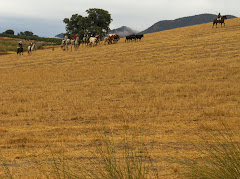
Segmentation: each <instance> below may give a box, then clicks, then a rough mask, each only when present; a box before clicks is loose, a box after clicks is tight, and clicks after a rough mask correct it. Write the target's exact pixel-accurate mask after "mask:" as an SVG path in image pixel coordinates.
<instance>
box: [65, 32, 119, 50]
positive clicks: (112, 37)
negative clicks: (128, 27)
mask: <svg viewBox="0 0 240 179" xmlns="http://www.w3.org/2000/svg"><path fill="white" fill-rule="evenodd" d="M101 39H102V35H96V36H95V37H89V36H84V37H83V39H82V40H80V39H79V37H76V39H75V40H74V39H71V40H70V39H63V40H62V44H61V48H62V49H63V50H69V48H70V49H71V51H72V49H73V48H74V49H75V50H77V49H78V48H79V46H80V45H81V44H82V46H83V45H85V46H90V47H93V46H97V45H98V44H100V43H101ZM119 40H120V35H118V34H109V35H108V36H107V37H105V38H104V45H106V43H107V44H113V43H117V42H118V41H119ZM69 46H70V47H69Z"/></svg>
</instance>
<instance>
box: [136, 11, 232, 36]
mask: <svg viewBox="0 0 240 179" xmlns="http://www.w3.org/2000/svg"><path fill="white" fill-rule="evenodd" d="M227 18H228V19H232V18H236V16H232V15H227ZM214 19H216V15H214V14H200V15H195V16H189V17H183V18H178V19H175V20H164V21H159V22H157V23H155V24H153V25H152V26H151V27H149V28H148V29H146V30H144V31H142V32H140V34H147V33H153V32H160V31H164V30H169V29H174V28H179V27H186V26H191V25H197V24H204V23H208V22H212V21H213V20H214Z"/></svg>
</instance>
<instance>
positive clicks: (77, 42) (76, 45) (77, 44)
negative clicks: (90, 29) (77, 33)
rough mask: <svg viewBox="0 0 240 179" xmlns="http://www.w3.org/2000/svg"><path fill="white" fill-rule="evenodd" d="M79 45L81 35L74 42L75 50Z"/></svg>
mask: <svg viewBox="0 0 240 179" xmlns="http://www.w3.org/2000/svg"><path fill="white" fill-rule="evenodd" d="M79 45H80V41H79V37H77V38H76V40H75V44H74V47H75V50H77V49H78V47H79Z"/></svg>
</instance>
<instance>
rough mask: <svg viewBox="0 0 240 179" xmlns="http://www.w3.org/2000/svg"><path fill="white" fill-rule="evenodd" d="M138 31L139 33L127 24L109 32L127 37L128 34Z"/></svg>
mask: <svg viewBox="0 0 240 179" xmlns="http://www.w3.org/2000/svg"><path fill="white" fill-rule="evenodd" d="M136 33H138V31H136V30H132V29H131V28H129V27H126V26H122V27H120V28H117V29H113V30H111V31H110V32H109V33H108V34H118V35H120V37H126V36H128V35H131V34H136Z"/></svg>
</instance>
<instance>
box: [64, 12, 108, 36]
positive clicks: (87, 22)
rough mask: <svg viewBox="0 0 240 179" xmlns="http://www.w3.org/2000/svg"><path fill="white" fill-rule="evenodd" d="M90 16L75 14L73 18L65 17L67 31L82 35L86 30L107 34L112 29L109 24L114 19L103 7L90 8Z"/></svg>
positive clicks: (90, 32)
mask: <svg viewBox="0 0 240 179" xmlns="http://www.w3.org/2000/svg"><path fill="white" fill-rule="evenodd" d="M86 12H87V14H88V16H87V17H83V16H81V15H79V14H73V15H72V17H71V18H65V19H64V20H63V22H64V23H65V24H66V31H67V33H69V34H71V35H72V34H78V35H80V37H82V36H83V34H84V33H85V32H87V33H88V34H93V35H95V34H99V33H102V34H106V33H108V31H109V30H110V28H109V25H110V23H111V21H112V19H111V14H109V13H108V11H106V10H103V9H97V8H93V9H88V10H86Z"/></svg>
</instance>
